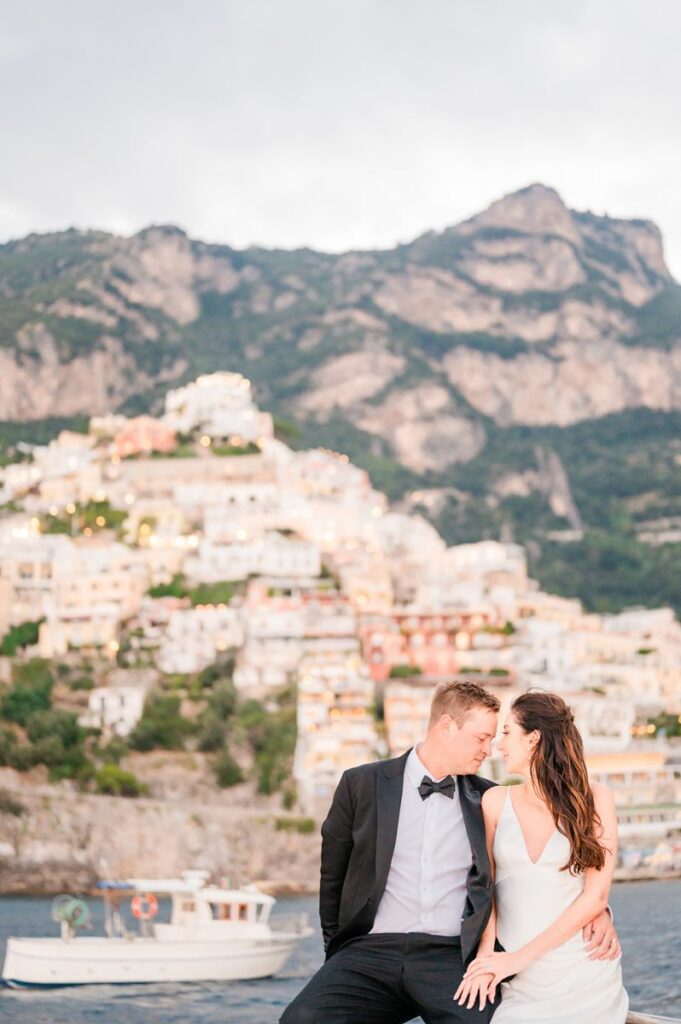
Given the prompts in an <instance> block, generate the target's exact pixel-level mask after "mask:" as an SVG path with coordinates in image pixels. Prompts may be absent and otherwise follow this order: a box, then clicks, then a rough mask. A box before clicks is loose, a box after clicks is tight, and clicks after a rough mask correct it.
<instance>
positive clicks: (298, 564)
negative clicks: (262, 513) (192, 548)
mask: <svg viewBox="0 0 681 1024" xmlns="http://www.w3.org/2000/svg"><path fill="white" fill-rule="evenodd" d="M185 571H186V573H187V576H189V577H190V578H191V579H193V580H196V581H197V582H202V583H216V582H218V581H219V580H245V579H247V578H248V577H249V576H273V577H276V576H284V577H291V576H293V577H297V576H303V577H306V578H307V577H309V576H318V575H319V573H320V572H321V560H320V554H319V549H318V548H317V547H316V546H315V545H314V544H308V543H306V542H305V541H302V540H298V539H296V538H293V537H284V536H282V535H281V534H279V533H268V534H266V535H265V536H264V537H262V536H260V537H255V538H254V539H253V540H251V541H250V542H242V543H236V544H214V543H212V542H211V541H209V540H204V541H201V543H200V544H199V548H198V552H197V553H196V554H195V555H191V556H189V557H188V558H187V560H186V562H185Z"/></svg>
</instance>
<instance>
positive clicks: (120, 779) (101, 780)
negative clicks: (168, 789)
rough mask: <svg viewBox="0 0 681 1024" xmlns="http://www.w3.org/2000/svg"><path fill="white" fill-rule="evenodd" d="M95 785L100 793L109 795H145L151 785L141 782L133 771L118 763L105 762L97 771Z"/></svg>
mask: <svg viewBox="0 0 681 1024" xmlns="http://www.w3.org/2000/svg"><path fill="white" fill-rule="evenodd" d="M95 785H96V788H97V792H98V793H103V794H107V795H109V796H131V797H135V796H144V794H146V793H148V792H149V787H148V786H147V785H145V784H144V783H143V782H140V781H139V779H138V778H137V776H136V775H135V774H134V773H133V772H128V771H126V770H125V769H124V768H121V767H120V766H119V765H117V764H103V765H102V766H101V768H98V769H97V771H96V772H95Z"/></svg>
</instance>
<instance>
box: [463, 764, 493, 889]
mask: <svg viewBox="0 0 681 1024" xmlns="http://www.w3.org/2000/svg"><path fill="white" fill-rule="evenodd" d="M456 781H457V785H458V787H459V799H460V801H461V813H462V814H463V820H464V824H465V826H466V832H467V834H468V842H469V843H470V844H471V850H472V852H473V860H474V861H475V863H476V864H477V866H478V870H479V872H480V873H481V874H483V875H489V871H490V868H489V858H488V856H487V844H486V842H485V822H484V819H483V817H482V807H481V806H480V793H479V792H478V790H477V789H476V788H475V787H474V786H473V785H472V783H471V781H470V779H469V778H468V776H467V775H457V779H456Z"/></svg>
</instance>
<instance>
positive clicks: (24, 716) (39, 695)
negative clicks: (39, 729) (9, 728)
mask: <svg viewBox="0 0 681 1024" xmlns="http://www.w3.org/2000/svg"><path fill="white" fill-rule="evenodd" d="M53 686H54V676H53V675H52V673H51V672H50V670H49V666H48V663H47V662H46V661H44V659H42V658H31V660H30V661H28V662H27V663H26V664H25V665H18V666H16V668H15V671H14V682H13V683H12V686H11V687H10V689H9V690H8V691H7V692H6V693H5V696H4V697H3V699H2V705H0V711H1V713H2V717H3V718H6V719H7V720H8V721H10V722H17V723H18V724H19V725H26V722H27V721H28V719H29V717H30V716H31V715H32V714H35V713H36V712H38V711H47V710H48V709H49V707H50V703H51V694H52V687H53Z"/></svg>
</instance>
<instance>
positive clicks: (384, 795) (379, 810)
mask: <svg viewBox="0 0 681 1024" xmlns="http://www.w3.org/2000/svg"><path fill="white" fill-rule="evenodd" d="M409 753H410V751H407V753H406V754H404V755H403V757H400V758H398V759H397V760H396V761H393V762H392V763H391V764H390V766H386V768H385V770H383V771H380V772H378V773H377V775H376V889H375V893H374V895H375V899H376V900H377V901H378V900H380V898H381V896H382V895H383V890H384V889H385V886H386V882H387V881H388V872H389V871H390V862H391V861H392V857H393V851H394V849H395V839H396V838H397V825H398V822H399V820H400V805H401V803H402V788H403V786H404V768H405V765H406V763H407V758H408V757H409Z"/></svg>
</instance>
